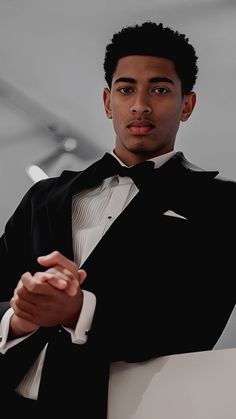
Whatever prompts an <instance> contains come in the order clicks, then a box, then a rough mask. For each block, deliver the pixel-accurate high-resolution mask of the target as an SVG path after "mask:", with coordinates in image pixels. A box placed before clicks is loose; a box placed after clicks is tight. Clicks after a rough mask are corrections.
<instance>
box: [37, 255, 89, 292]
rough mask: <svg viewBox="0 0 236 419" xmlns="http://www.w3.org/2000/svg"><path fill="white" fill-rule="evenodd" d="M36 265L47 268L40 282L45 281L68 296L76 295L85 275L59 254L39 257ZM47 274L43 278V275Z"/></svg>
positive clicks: (73, 263)
mask: <svg viewBox="0 0 236 419" xmlns="http://www.w3.org/2000/svg"><path fill="white" fill-rule="evenodd" d="M38 263H39V264H40V265H42V266H44V267H48V268H49V269H47V271H45V272H41V273H40V272H39V273H38V275H39V274H42V281H47V282H48V283H49V284H51V285H53V286H54V287H55V288H58V289H62V290H65V292H66V293H67V294H68V295H71V296H73V295H76V293H77V290H78V287H79V286H80V285H81V284H82V282H84V280H85V278H86V276H87V274H86V272H85V271H84V270H83V269H78V266H77V265H76V263H75V262H73V261H71V260H69V259H67V258H66V257H65V256H63V255H62V254H61V253H60V252H58V251H54V252H52V253H50V254H49V255H46V256H39V257H38ZM45 273H47V274H48V275H47V276H45V275H43V274H45Z"/></svg>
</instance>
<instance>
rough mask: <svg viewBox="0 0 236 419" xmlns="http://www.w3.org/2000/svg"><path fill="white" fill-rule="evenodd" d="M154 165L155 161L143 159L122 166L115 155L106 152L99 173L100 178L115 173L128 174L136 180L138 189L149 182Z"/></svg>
mask: <svg viewBox="0 0 236 419" xmlns="http://www.w3.org/2000/svg"><path fill="white" fill-rule="evenodd" d="M154 167H155V163H154V162H152V161H143V162H141V163H138V164H135V165H134V166H131V167H126V166H122V165H121V164H120V163H119V162H118V160H117V159H116V158H115V157H113V156H112V155H111V154H109V153H106V154H105V155H104V156H103V158H102V160H101V162H100V166H99V168H98V169H97V175H98V176H99V177H100V179H106V178H108V177H111V176H115V175H120V176H128V177H130V178H131V179H132V180H133V181H134V183H135V184H136V186H137V187H138V189H141V188H142V187H144V186H145V184H147V183H148V180H149V179H150V177H151V175H152V174H153V169H154Z"/></svg>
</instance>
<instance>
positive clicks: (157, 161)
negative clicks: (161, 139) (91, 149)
mask: <svg viewBox="0 0 236 419" xmlns="http://www.w3.org/2000/svg"><path fill="white" fill-rule="evenodd" d="M175 153H176V152H175V151H174V150H172V151H169V152H168V153H165V154H162V155H161V156H157V157H153V158H152V159H148V160H150V161H153V162H154V163H155V169H157V168H159V167H161V166H162V165H163V164H165V163H166V162H167V161H168V160H169V159H170V158H171V157H172V156H173V155H174V154H175ZM111 154H112V156H114V157H115V158H116V159H117V160H118V162H119V163H120V164H121V165H122V166H126V165H125V164H124V163H123V162H122V161H121V160H120V159H119V157H117V156H116V154H115V153H114V151H111Z"/></svg>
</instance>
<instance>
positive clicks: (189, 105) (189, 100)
mask: <svg viewBox="0 0 236 419" xmlns="http://www.w3.org/2000/svg"><path fill="white" fill-rule="evenodd" d="M195 104H196V93H195V92H190V93H188V94H187V95H184V99H183V109H182V114H181V118H180V120H181V121H183V122H184V121H187V120H188V118H189V117H190V115H191V113H192V112H193V109H194V107H195Z"/></svg>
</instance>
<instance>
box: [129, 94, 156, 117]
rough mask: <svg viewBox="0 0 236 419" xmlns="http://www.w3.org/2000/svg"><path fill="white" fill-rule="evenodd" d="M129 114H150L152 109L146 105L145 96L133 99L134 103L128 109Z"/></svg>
mask: <svg viewBox="0 0 236 419" xmlns="http://www.w3.org/2000/svg"><path fill="white" fill-rule="evenodd" d="M130 110H131V112H132V113H134V114H141V115H142V114H145V115H146V114H149V113H151V112H152V108H151V106H150V105H149V103H148V100H147V97H146V96H145V95H142V94H139V95H137V96H136V97H135V100H134V103H133V104H132V106H131V108H130Z"/></svg>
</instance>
